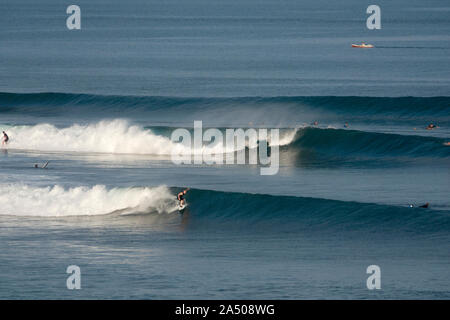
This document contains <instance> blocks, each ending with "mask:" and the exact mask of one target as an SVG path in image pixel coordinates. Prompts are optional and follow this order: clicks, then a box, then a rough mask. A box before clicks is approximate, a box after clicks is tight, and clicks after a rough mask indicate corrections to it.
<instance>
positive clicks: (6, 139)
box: [2, 131, 9, 146]
mask: <svg viewBox="0 0 450 320" xmlns="http://www.w3.org/2000/svg"><path fill="white" fill-rule="evenodd" d="M8 141H9V137H8V135H7V134H6V132H5V131H3V140H2V146H4V145H5V144H7V143H8Z"/></svg>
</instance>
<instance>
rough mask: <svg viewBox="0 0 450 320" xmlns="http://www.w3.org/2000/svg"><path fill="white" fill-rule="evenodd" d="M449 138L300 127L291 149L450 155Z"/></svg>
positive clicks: (403, 154)
mask: <svg viewBox="0 0 450 320" xmlns="http://www.w3.org/2000/svg"><path fill="white" fill-rule="evenodd" d="M446 141H447V140H446V139H443V138H436V137H423V136H413V135H398V134H386V133H376V132H364V131H357V130H342V129H318V128H305V129H302V130H298V132H297V134H296V136H295V138H294V139H293V141H292V142H291V143H290V145H289V148H290V149H297V150H313V151H316V152H319V153H325V154H329V155H339V156H344V157H348V156H352V155H353V156H355V155H364V156H378V157H389V156H391V157H392V156H403V157H430V158H434V157H450V146H447V145H445V143H446Z"/></svg>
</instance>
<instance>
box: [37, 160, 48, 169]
mask: <svg viewBox="0 0 450 320" xmlns="http://www.w3.org/2000/svg"><path fill="white" fill-rule="evenodd" d="M49 162H50V161H47V162H46V163H45V164H44V165H43V166H42V169H47V166H48V163H49ZM34 167H35V168H36V169H39V165H38V164H37V163H35V164H34Z"/></svg>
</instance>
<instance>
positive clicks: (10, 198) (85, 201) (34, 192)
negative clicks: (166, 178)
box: [0, 184, 177, 217]
mask: <svg viewBox="0 0 450 320" xmlns="http://www.w3.org/2000/svg"><path fill="white" fill-rule="evenodd" d="M0 207H1V214H3V215H17V216H46V217H61V216H84V215H104V214H108V213H113V212H116V211H121V213H122V214H127V213H139V212H158V213H167V212H171V211H174V210H176V208H177V201H176V199H175V197H174V196H172V195H171V193H170V191H169V189H168V188H166V187H156V188H113V189H107V188H106V187H105V186H103V185H96V186H93V187H76V188H70V189H64V188H63V187H61V186H58V185H56V186H52V187H45V188H41V187H31V186H27V185H17V184H12V185H0Z"/></svg>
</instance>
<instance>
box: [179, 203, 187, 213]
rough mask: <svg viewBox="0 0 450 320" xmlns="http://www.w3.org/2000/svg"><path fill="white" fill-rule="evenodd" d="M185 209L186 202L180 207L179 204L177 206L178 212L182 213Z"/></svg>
mask: <svg viewBox="0 0 450 320" xmlns="http://www.w3.org/2000/svg"><path fill="white" fill-rule="evenodd" d="M186 207H187V203H186V202H184V204H182V205H181V204H180V205H178V212H183V211H184V209H185V208H186Z"/></svg>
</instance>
